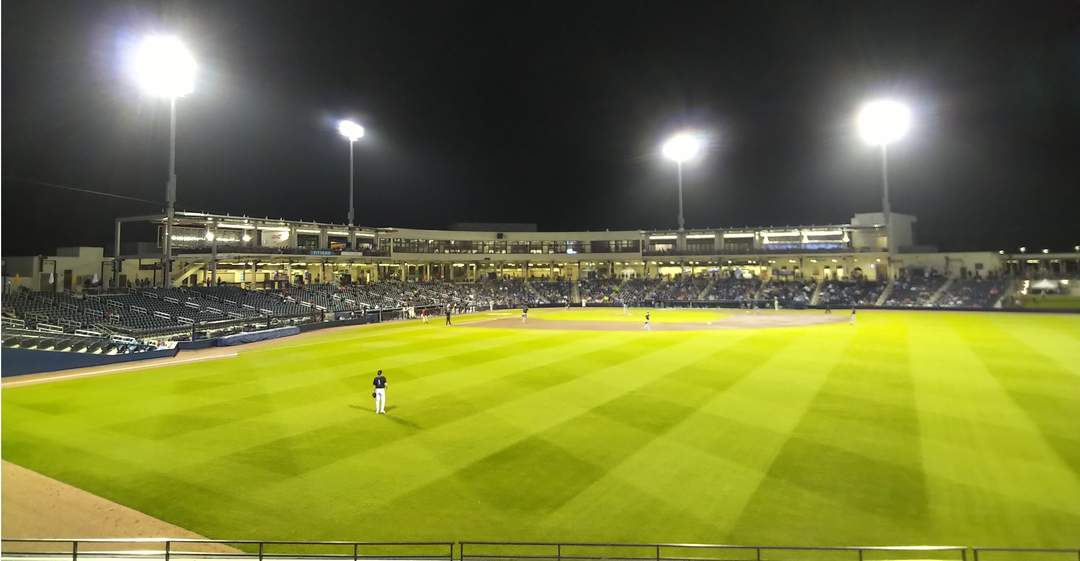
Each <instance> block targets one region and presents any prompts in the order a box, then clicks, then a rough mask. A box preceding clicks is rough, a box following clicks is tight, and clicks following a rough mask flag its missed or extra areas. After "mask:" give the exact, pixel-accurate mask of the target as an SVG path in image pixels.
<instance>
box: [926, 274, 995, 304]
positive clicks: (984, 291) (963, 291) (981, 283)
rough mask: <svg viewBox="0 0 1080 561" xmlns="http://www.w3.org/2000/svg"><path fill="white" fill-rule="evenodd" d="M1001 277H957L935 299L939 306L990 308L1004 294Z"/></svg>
mask: <svg viewBox="0 0 1080 561" xmlns="http://www.w3.org/2000/svg"><path fill="white" fill-rule="evenodd" d="M1005 285H1006V283H1005V281H1004V280H1003V279H985V278H970V279H958V280H955V281H953V283H952V284H951V285H950V286H949V287H948V288H947V289H946V290H945V293H944V294H942V295H941V298H940V299H939V300H938V301H937V304H936V305H937V306H938V307H940V308H992V307H994V306H995V305H996V304H997V303H998V301H999V300H1001V297H1002V296H1003V295H1004V294H1005Z"/></svg>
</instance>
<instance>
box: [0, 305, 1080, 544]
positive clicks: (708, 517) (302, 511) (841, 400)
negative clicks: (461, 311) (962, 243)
mask: <svg viewBox="0 0 1080 561" xmlns="http://www.w3.org/2000/svg"><path fill="white" fill-rule="evenodd" d="M513 313H514V312H510V314H511V315H512V314H513ZM604 313H607V314H609V316H608V317H609V318H610V319H611V320H612V321H624V320H623V319H622V318H623V316H622V310H621V309H619V310H595V311H594V310H586V311H584V312H582V311H580V310H571V311H565V310H534V311H531V312H530V315H531V316H533V315H535V317H558V316H559V315H562V314H566V315H570V316H572V317H576V318H582V319H589V320H596V319H597V317H598V316H599V315H601V314H604ZM709 313H711V314H717V312H707V311H679V312H668V311H658V312H656V313H654V321H658V322H660V321H698V319H687V318H686V317H682V318H681V319H678V320H673V319H671V317H673V316H671V315H669V314H690V315H694V316H695V317H702V316H701V314H709ZM560 319H565V318H560ZM640 319H641V315H640V314H639V311H638V310H634V315H632V316H630V317H629V318H628V319H627V320H626V321H631V320H632V321H640ZM378 368H381V369H383V370H384V371H385V373H386V374H387V377H388V378H389V382H390V387H389V390H388V398H389V404H390V407H389V414H388V415H386V416H377V415H375V414H374V413H373V412H372V399H371V397H370V392H371V390H370V387H371V386H370V385H371V379H372V377H373V374H374V371H375V370H376V369H378ZM2 401H3V457H4V459H6V460H9V461H12V462H15V463H17V464H20V465H23V466H25V467H28V468H30V469H33V470H36V471H38V472H41V473H43V474H46V475H49V476H52V477H55V478H57V479H60V480H62V481H65V482H68V483H71V484H73V485H76V486H78V487H81V488H83V489H86V490H88V491H91V492H93V493H96V494H98V495H101V496H104V497H106V498H109V499H112V500H115V501H117V502H120V503H122V504H125V505H128V506H131V507H133V508H136V509H138V510H141V511H143V512H145V513H148V514H151V515H153V516H156V517H159V518H161V519H164V520H166V521H168V522H172V523H174V524H177V525H180V526H182V527H185V528H188V529H190V530H193V531H195V532H198V533H201V534H203V535H206V536H210V537H215V538H267V539H357V540H396V539H401V540H411V539H422V538H429V539H449V540H458V539H460V540H469V539H505V540H533V539H536V540H569V541H577V540H583V541H632V542H646V541H663V542H704V543H755V544H757V543H762V544H800V545H801V544H867V545H869V544H927V543H931V544H933V543H939V544H940V543H945V544H971V545H1014V546H1075V545H1077V544H1076V542H1077V536H1078V535H1080V533H1078V530H1080V476H1078V473H1080V316H1065V315H1031V314H1017V315H1011V314H993V313H987V314H980V313H944V312H886V311H864V312H861V313H860V314H859V319H858V324H857V325H856V326H849V325H847V324H835V325H817V326H807V327H795V328H775V329H758V330H723V331H702V332H636V331H634V332H597V331H580V332H578V331H548V330H515V329H489V328H476V327H453V328H446V327H443V326H442V324H441V320H440V319H438V318H437V319H436V320H434V321H432V323H430V324H428V325H422V324H420V323H419V322H407V323H406V322H403V323H395V324H385V325H380V326H369V327H360V328H350V329H346V330H335V331H331V332H326V333H323V334H319V335H317V336H313V337H309V338H304V339H297V340H293V341H291V340H282V341H280V342H279V343H277V344H274V345H268V346H261V347H257V348H251V349H247V350H245V349H243V348H241V349H240V355H239V356H238V357H236V358H228V359H220V360H212V361H206V362H197V363H189V364H180V365H176V366H170V367H163V368H155V369H148V370H142V371H130V372H123V373H116V374H110V375H105V376H100V377H91V378H80V379H70V380H65V381H60V382H54V383H47V384H41V385H28V386H22V387H13V388H6V389H4V390H3V392H2Z"/></svg>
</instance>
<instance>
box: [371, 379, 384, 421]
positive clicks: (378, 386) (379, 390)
mask: <svg viewBox="0 0 1080 561" xmlns="http://www.w3.org/2000/svg"><path fill="white" fill-rule="evenodd" d="M371 385H372V387H374V388H375V391H373V392H371V397H374V398H375V412H376V413H378V414H379V415H384V414H385V413H386V376H383V373H382V370H380V371H379V372H378V374H375V379H374V380H372V381H371Z"/></svg>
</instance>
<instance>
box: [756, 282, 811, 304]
mask: <svg viewBox="0 0 1080 561" xmlns="http://www.w3.org/2000/svg"><path fill="white" fill-rule="evenodd" d="M816 287H817V282H815V281H814V280H812V279H807V280H803V279H799V280H773V281H769V282H768V283H767V284H766V285H765V286H763V287H762V288H761V292H760V293H759V295H758V297H759V299H760V300H762V301H764V303H765V305H766V306H772V305H773V304H774V303H775V304H776V305H778V306H780V307H781V308H805V307H807V306H809V305H810V300H811V299H812V298H813V296H814V289H815V288H816Z"/></svg>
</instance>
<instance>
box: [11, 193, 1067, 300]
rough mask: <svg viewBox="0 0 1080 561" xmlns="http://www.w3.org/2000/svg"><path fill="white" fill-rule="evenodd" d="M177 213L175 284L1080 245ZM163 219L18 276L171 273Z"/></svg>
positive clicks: (957, 271) (759, 272)
mask: <svg viewBox="0 0 1080 561" xmlns="http://www.w3.org/2000/svg"><path fill="white" fill-rule="evenodd" d="M175 220H176V223H175V226H174V231H173V234H172V246H173V259H174V265H173V267H172V271H173V273H172V275H171V276H172V279H171V281H172V282H171V284H172V285H173V286H190V285H200V284H207V283H212V284H218V283H226V284H232V285H237V286H241V287H244V288H250V289H260V288H270V287H274V286H278V285H281V284H285V283H289V282H291V283H300V282H306V283H313V282H315V283H325V282H346V283H348V282H374V281H379V280H387V279H395V280H402V281H420V282H427V281H449V282H461V281H477V280H482V279H494V278H520V279H553V280H554V279H564V280H578V279H583V278H593V277H605V278H624V279H625V278H656V277H671V276H673V275H680V274H694V275H700V274H716V273H719V274H721V275H731V276H745V277H747V278H750V277H753V278H758V279H760V280H762V281H768V280H774V279H776V280H785V279H796V278H801V279H814V280H837V281H844V280H858V279H864V280H868V281H887V280H888V279H890V278H893V279H896V278H898V277H899V276H900V275H901V274H902V272H904V271H908V272H923V271H926V272H930V271H933V272H935V273H938V274H941V275H942V276H944V277H957V278H967V277H976V276H978V277H987V276H996V275H1000V274H1003V273H1010V274H1013V275H1019V276H1031V275H1036V276H1038V275H1043V276H1047V275H1049V276H1061V277H1068V276H1074V275H1076V274H1077V271H1078V270H1080V257H1078V255H1077V254H1076V253H1065V254H1061V253H1054V254H1050V253H1048V252H1047V253H1039V252H1032V253H1031V254H1017V255H1013V254H1005V253H1004V252H999V251H975V252H939V251H936V250H935V248H933V247H927V246H920V245H917V244H916V238H915V235H914V224H915V223H916V218H915V217H913V216H909V215H903V214H896V213H893V214H892V221H893V224H892V226H891V228H890V229H891V230H892V238H893V247H894V248H895V249H896V251H895V252H894V253H893V255H892V257H891V258H890V256H889V252H888V250H887V247H888V241H887V240H888V236H887V235H886V233H885V228H884V226H883V222H884V220H883V219H882V214H881V213H864V214H856V215H855V216H853V217H851V219H850V221H849V222H847V223H843V224H828V225H806V226H782V227H737V228H734V227H733V228H703V229H689V230H686V231H678V230H619V231H608V230H604V231H582V232H540V231H536V228H535V226H530V225H500V224H474V225H463V226H466V227H473V228H477V227H481V228H483V229H468V230H466V229H459V228H455V229H451V230H424V229H413V228H374V227H349V226H347V225H343V224H332V223H320V222H306V221H297V220H280V219H279V220H271V219H266V218H250V217H235V216H229V215H219V214H210V213H200V212H178V213H176V218H175ZM163 225H164V216H163V215H148V216H137V217H129V218H120V219H118V220H117V221H116V226H115V228H116V236H115V246H114V248H113V255H119V256H120V258H119V259H114V258H111V257H105V256H104V251H103V250H102V249H100V248H78V249H76V248H67V249H65V250H62V251H60V252H59V253H58V255H57V256H55V257H23V258H18V257H16V258H8V259H6V262H5V265H6V270H5V275H6V276H7V277H8V278H9V280H10V281H14V282H16V283H17V284H19V285H22V286H26V287H29V288H32V289H36V290H45V291H48V290H79V289H80V287H82V286H83V285H86V284H87V283H90V284H94V283H97V282H100V283H102V284H104V285H105V286H110V287H125V286H129V285H136V284H140V283H146V284H149V285H153V286H161V285H162V284H163V282H162V281H163V279H162V277H161V270H162V268H161V259H162V250H161V246H162V244H161V239H163V234H162V232H163V231H164V228H163ZM155 230H156V232H155ZM133 238H134V239H133ZM155 238H156V240H157V241H154V240H155ZM890 271H891V273H890ZM16 277H17V279H16Z"/></svg>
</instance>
